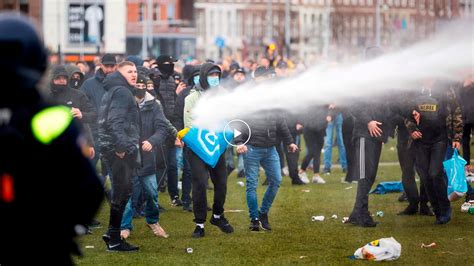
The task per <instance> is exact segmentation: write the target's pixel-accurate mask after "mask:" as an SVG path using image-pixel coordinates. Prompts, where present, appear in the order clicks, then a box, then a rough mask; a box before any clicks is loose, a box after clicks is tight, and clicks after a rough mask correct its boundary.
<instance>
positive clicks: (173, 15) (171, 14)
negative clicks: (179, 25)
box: [167, 4, 176, 20]
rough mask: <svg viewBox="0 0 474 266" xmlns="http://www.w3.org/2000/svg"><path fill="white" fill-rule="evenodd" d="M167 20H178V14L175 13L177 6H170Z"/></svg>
mask: <svg viewBox="0 0 474 266" xmlns="http://www.w3.org/2000/svg"><path fill="white" fill-rule="evenodd" d="M167 18H168V19H169V20H174V19H176V13H175V6H174V4H170V5H168V9H167Z"/></svg>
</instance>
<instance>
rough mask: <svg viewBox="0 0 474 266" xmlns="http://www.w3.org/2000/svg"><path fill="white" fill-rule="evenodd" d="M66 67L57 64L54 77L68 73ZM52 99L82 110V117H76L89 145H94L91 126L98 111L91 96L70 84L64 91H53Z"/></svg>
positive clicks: (95, 119) (57, 102)
mask: <svg viewBox="0 0 474 266" xmlns="http://www.w3.org/2000/svg"><path fill="white" fill-rule="evenodd" d="M64 71H65V69H64V67H62V66H57V67H56V68H55V69H54V70H53V75H52V78H53V79H54V78H56V77H58V76H61V75H64V74H66V73H65V72H64ZM51 82H52V81H51ZM50 99H51V101H52V102H53V103H55V104H59V105H64V106H67V107H74V108H77V109H79V110H80V111H81V113H82V118H81V119H76V120H77V121H78V122H79V125H80V126H81V127H82V129H83V130H84V133H85V134H84V135H85V136H86V139H87V142H88V145H89V146H91V147H92V146H94V140H93V137H92V130H91V127H90V126H89V125H90V124H93V123H95V122H96V121H97V111H96V109H95V108H94V106H93V105H92V104H91V102H90V101H89V98H87V96H86V95H85V94H84V93H83V92H82V91H80V90H76V89H72V88H70V87H69V86H68V87H66V88H65V89H64V90H62V91H54V90H52V91H51V94H50Z"/></svg>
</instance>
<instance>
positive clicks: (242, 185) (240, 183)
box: [237, 181, 245, 187]
mask: <svg viewBox="0 0 474 266" xmlns="http://www.w3.org/2000/svg"><path fill="white" fill-rule="evenodd" d="M237 185H239V186H241V187H244V186H245V184H244V182H242V181H239V182H237Z"/></svg>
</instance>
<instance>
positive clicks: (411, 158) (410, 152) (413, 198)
mask: <svg viewBox="0 0 474 266" xmlns="http://www.w3.org/2000/svg"><path fill="white" fill-rule="evenodd" d="M409 139H410V133H409V132H408V130H407V128H406V127H400V126H399V127H398V132H397V155H398V162H399V164H400V168H401V170H402V185H403V190H404V191H405V193H406V195H407V198H408V202H409V203H410V205H411V206H418V204H419V203H421V204H426V203H428V196H427V195H426V190H425V185H424V181H423V180H420V193H418V187H417V185H416V181H415V159H416V149H415V146H414V145H410V146H409V143H408V141H409Z"/></svg>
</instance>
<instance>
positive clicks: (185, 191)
mask: <svg viewBox="0 0 474 266" xmlns="http://www.w3.org/2000/svg"><path fill="white" fill-rule="evenodd" d="M200 69H201V66H199V65H198V66H192V65H186V66H184V68H183V76H184V77H183V78H184V82H185V83H186V85H187V86H186V88H185V89H184V90H183V91H181V92H180V93H179V94H178V97H177V98H176V109H175V111H176V116H177V118H178V119H177V124H176V125H177V126H176V129H177V130H178V131H179V130H182V129H183V128H184V119H183V117H184V100H185V98H186V97H187V96H188V95H189V93H190V92H191V90H192V89H193V88H194V87H195V86H196V85H195V84H199V71H200ZM186 150H187V148H186V147H183V176H182V190H181V199H182V201H183V210H185V211H189V212H192V211H193V208H192V202H191V187H192V184H191V166H190V165H189V160H188V158H187V157H188V156H187V151H186Z"/></svg>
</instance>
